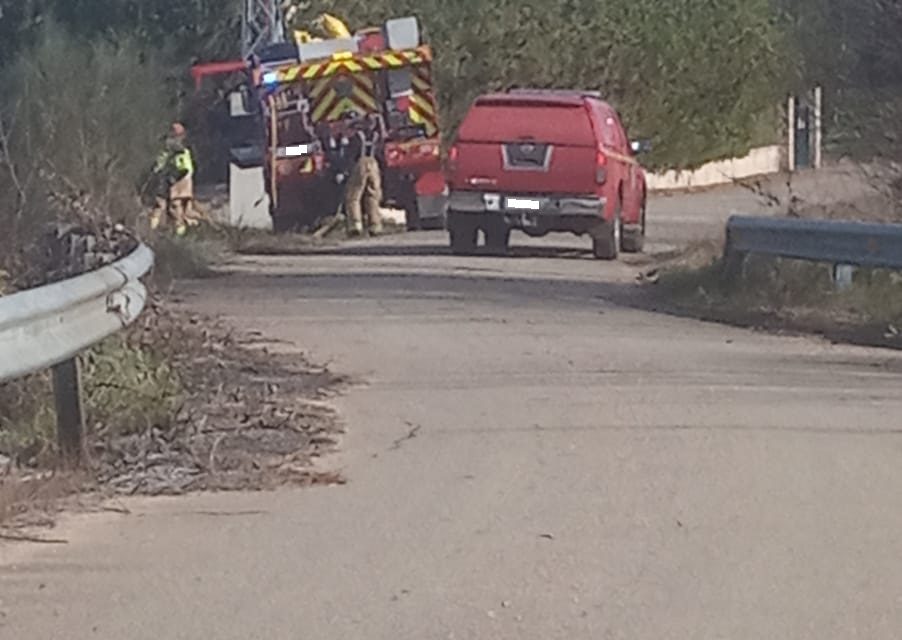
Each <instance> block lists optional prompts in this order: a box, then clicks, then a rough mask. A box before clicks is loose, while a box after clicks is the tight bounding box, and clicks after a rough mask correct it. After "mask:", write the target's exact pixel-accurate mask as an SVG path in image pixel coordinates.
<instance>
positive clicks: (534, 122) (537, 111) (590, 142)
mask: <svg viewBox="0 0 902 640" xmlns="http://www.w3.org/2000/svg"><path fill="white" fill-rule="evenodd" d="M458 139H459V140H460V141H461V142H513V141H517V140H535V141H536V142H546V143H550V144H557V145H568V146H578V147H594V146H595V136H594V134H593V132H592V123H591V121H590V120H589V114H588V112H587V110H586V108H585V107H584V106H583V105H573V104H548V103H531V102H522V101H516V100H511V101H510V102H491V103H488V104H486V103H483V104H477V105H475V106H474V107H473V108H472V109H470V113H469V114H467V117H466V119H464V121H463V124H461V126H460V132H459V134H458Z"/></svg>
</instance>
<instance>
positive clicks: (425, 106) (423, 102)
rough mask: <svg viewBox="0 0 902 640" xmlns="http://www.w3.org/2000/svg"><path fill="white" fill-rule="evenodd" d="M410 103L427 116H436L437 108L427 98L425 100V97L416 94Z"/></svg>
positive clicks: (411, 97)
mask: <svg viewBox="0 0 902 640" xmlns="http://www.w3.org/2000/svg"><path fill="white" fill-rule="evenodd" d="M410 102H411V104H413V105H414V106H416V108H417V109H418V110H419V111H421V112H423V113H424V114H426V115H428V116H434V115H435V107H433V106H432V103H431V102H430V101H429V100H427V99H426V98H424V97H423V96H420V95H417V94H414V95H412V96H410Z"/></svg>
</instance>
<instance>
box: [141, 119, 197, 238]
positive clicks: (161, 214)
mask: <svg viewBox="0 0 902 640" xmlns="http://www.w3.org/2000/svg"><path fill="white" fill-rule="evenodd" d="M186 138H187V132H186V131H185V127H184V125H182V124H181V123H179V122H176V123H174V124H173V125H172V128H171V129H170V130H169V135H168V136H167V137H166V143H165V146H164V148H163V150H162V151H161V152H160V155H159V156H158V157H157V163H156V165H155V166H154V170H153V172H154V175H155V176H156V177H157V180H158V181H159V186H158V188H157V199H156V200H157V202H156V207H155V209H154V211H153V213H152V214H151V218H150V226H151V228H152V229H157V228H158V227H159V226H160V225H161V224H163V222H164V221H165V222H168V223H170V224H172V227H173V231H174V232H175V234H176V235H179V236H183V235H185V233H186V232H187V230H188V226H189V225H190V226H195V225H196V224H197V223H196V221H195V220H194V219H193V217H192V216H191V209H192V205H193V202H194V157H193V156H192V155H191V150H190V149H189V148H188V144H187V140H186Z"/></svg>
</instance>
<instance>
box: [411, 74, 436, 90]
mask: <svg viewBox="0 0 902 640" xmlns="http://www.w3.org/2000/svg"><path fill="white" fill-rule="evenodd" d="M412 83H413V88H414V89H416V90H417V91H420V92H422V93H428V92H429V91H432V85H431V84H430V83H429V82H428V81H427V80H425V79H423V78H421V77H419V76H414V77H413V81H412Z"/></svg>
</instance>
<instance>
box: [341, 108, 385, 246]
mask: <svg viewBox="0 0 902 640" xmlns="http://www.w3.org/2000/svg"><path fill="white" fill-rule="evenodd" d="M352 119H353V118H352ZM354 120H356V121H357V122H359V123H360V124H359V126H352V128H351V133H350V135H349V138H350V140H349V149H348V152H349V159H350V160H351V162H352V163H353V168H352V169H351V175H350V177H349V178H348V185H347V190H346V191H345V212H346V214H347V216H348V224H349V230H350V232H351V234H352V235H362V234H363V233H364V231H365V230H368V231H369V233H370V234H371V235H379V234H380V233H382V213H381V212H380V210H379V207H380V205H381V203H382V170H381V169H380V167H379V160H378V157H379V155H380V154H381V152H382V142H383V140H384V138H385V125H384V123H383V122H382V119H381V118H379V117H378V116H374V115H369V116H367V117H366V118H365V119H363V120H362V122H361V121H359V119H354Z"/></svg>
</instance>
